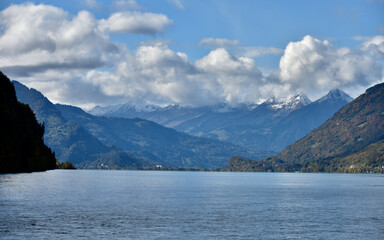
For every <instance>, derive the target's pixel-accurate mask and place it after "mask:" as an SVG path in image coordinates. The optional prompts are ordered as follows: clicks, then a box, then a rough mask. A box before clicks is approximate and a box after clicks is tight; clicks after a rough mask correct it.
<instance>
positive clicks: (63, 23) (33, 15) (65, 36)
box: [0, 4, 117, 76]
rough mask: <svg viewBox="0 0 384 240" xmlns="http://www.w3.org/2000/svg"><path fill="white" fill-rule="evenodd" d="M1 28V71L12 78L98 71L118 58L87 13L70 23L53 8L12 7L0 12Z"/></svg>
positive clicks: (82, 12)
mask: <svg viewBox="0 0 384 240" xmlns="http://www.w3.org/2000/svg"><path fill="white" fill-rule="evenodd" d="M0 24H1V25H2V26H3V27H4V31H3V32H2V34H1V35H0V67H1V69H2V70H3V71H6V72H8V73H12V74H13V75H15V76H19V75H23V74H31V73H33V72H39V71H46V70H47V69H57V68H60V69H87V68H88V69H90V68H95V67H100V66H103V65H105V64H106V63H107V62H108V61H109V60H111V59H113V58H114V57H115V56H116V54H117V46H116V45H114V44H112V43H111V42H110V41H109V39H108V36H106V35H104V34H103V33H102V32H100V31H98V30H97V21H96V20H95V19H94V17H93V16H92V15H91V14H90V13H89V12H87V11H81V12H79V13H78V14H77V16H75V17H74V18H73V19H69V18H68V14H67V13H66V12H64V11H62V10H61V9H59V8H56V7H52V6H46V5H33V4H22V5H12V6H10V7H9V8H7V9H5V10H3V11H1V12H0Z"/></svg>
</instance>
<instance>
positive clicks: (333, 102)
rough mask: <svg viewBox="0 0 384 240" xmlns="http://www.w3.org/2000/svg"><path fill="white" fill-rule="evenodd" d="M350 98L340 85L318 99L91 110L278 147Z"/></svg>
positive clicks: (254, 146) (259, 146)
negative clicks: (194, 106) (233, 104)
mask: <svg viewBox="0 0 384 240" xmlns="http://www.w3.org/2000/svg"><path fill="white" fill-rule="evenodd" d="M351 100H352V98H351V97H349V96H348V95H347V94H345V93H344V92H342V91H341V90H333V91H330V92H329V93H328V94H327V95H326V96H324V97H323V98H321V99H319V100H317V101H315V102H311V101H310V100H309V99H308V97H306V96H305V95H304V94H302V93H298V94H297V95H295V96H293V97H291V98H287V99H276V98H270V99H267V100H265V101H264V102H262V103H261V104H239V105H237V106H230V105H229V104H226V103H222V104H217V105H213V106H205V107H197V108H193V107H182V106H177V105H171V106H167V107H158V106H144V107H137V106H132V105H129V104H122V105H114V106H107V107H96V108H94V109H92V110H90V111H89V113H91V114H93V115H97V116H106V117H123V118H134V117H139V118H144V119H147V120H151V121H155V122H157V123H159V124H162V125H164V126H167V127H172V128H174V129H176V130H178V131H181V132H185V133H188V134H191V135H195V136H202V137H208V138H212V139H216V140H220V141H226V142H230V143H233V144H237V145H240V146H242V147H244V148H249V149H257V150H261V149H263V150H270V151H276V152H278V151H281V150H283V149H284V148H285V147H286V146H288V145H289V144H292V143H294V142H295V141H297V140H298V139H300V138H302V137H303V136H305V134H307V133H308V132H309V131H311V130H312V129H314V128H316V127H318V126H319V125H320V124H322V123H323V122H324V121H326V120H327V119H328V118H330V117H331V116H332V115H333V114H334V113H335V112H336V111H337V110H339V109H340V108H341V107H342V106H344V105H345V104H347V103H349V102H350V101H351Z"/></svg>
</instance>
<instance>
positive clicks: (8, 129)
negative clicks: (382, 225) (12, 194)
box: [0, 72, 56, 173]
mask: <svg viewBox="0 0 384 240" xmlns="http://www.w3.org/2000/svg"><path fill="white" fill-rule="evenodd" d="M0 126H1V127H0V173H17V172H33V171H45V170H49V169H55V167H56V159H55V154H54V153H53V152H52V151H51V150H50V149H49V148H48V147H47V146H46V145H45V144H44V141H43V135H44V125H40V124H39V123H38V122H37V120H36V118H35V115H34V113H33V112H32V110H31V109H30V108H29V106H28V105H25V104H22V103H20V102H18V101H17V98H16V93H15V89H14V87H13V85H12V83H11V82H10V80H9V79H8V78H7V77H6V76H5V75H4V74H3V73H2V72H0Z"/></svg>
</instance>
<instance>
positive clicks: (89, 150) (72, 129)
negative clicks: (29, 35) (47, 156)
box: [12, 81, 146, 168]
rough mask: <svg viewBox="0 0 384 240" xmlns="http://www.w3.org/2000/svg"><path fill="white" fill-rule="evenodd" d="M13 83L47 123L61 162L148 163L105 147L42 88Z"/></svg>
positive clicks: (47, 139) (47, 135) (88, 164)
mask: <svg viewBox="0 0 384 240" xmlns="http://www.w3.org/2000/svg"><path fill="white" fill-rule="evenodd" d="M12 83H13V85H14V87H15V89H16V94H17V96H18V98H19V99H20V101H21V102H23V103H25V104H28V105H29V106H30V107H31V109H32V110H33V112H34V114H35V115H36V118H37V120H38V121H39V122H40V123H44V124H45V128H46V132H45V134H44V139H45V142H46V143H47V145H48V146H50V147H51V148H52V150H53V151H55V153H56V157H57V159H58V160H59V162H66V161H70V162H72V163H73V164H75V165H76V166H78V167H93V168H97V167H99V166H100V165H101V164H103V165H109V166H110V167H112V168H113V167H137V166H142V165H143V164H146V163H145V162H142V160H139V159H137V158H135V157H133V156H131V155H129V154H128V153H125V152H124V151H122V150H121V149H119V148H117V147H110V146H105V145H104V144H102V143H101V142H100V141H99V140H98V139H96V138H94V137H93V136H92V135H90V134H89V133H88V132H87V131H86V130H85V129H84V128H83V127H82V126H80V125H79V124H76V123H75V122H71V121H67V119H65V118H64V117H63V116H62V114H61V112H60V111H59V110H58V109H57V108H56V107H55V105H54V104H52V103H51V102H50V101H49V100H48V99H47V98H46V97H45V96H44V95H43V94H41V93H40V92H39V91H37V90H35V89H33V88H28V87H26V86H24V85H23V84H21V83H19V82H17V81H13V82H12ZM103 159H108V161H107V160H103ZM118 165H119V166H118Z"/></svg>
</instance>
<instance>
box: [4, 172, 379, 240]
mask: <svg viewBox="0 0 384 240" xmlns="http://www.w3.org/2000/svg"><path fill="white" fill-rule="evenodd" d="M383 203H384V175H374V174H372V175H368V174H304V173H234V172H168V171H107V170H106V171H103V170H74V171H71V170H54V171H48V172H42V173H30V174H9V175H0V239H348V240H351V239H383V236H384V205H383Z"/></svg>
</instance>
